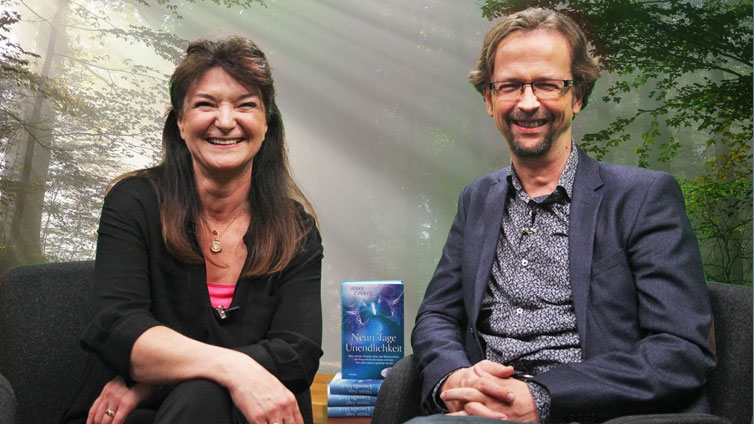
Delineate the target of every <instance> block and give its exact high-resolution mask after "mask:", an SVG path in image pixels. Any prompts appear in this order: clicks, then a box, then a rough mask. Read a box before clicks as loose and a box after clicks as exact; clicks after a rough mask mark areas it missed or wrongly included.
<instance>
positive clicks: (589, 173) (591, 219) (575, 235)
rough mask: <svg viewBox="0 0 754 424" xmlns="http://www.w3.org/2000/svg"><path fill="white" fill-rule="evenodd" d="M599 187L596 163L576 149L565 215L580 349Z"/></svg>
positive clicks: (598, 203) (584, 324)
mask: <svg viewBox="0 0 754 424" xmlns="http://www.w3.org/2000/svg"><path fill="white" fill-rule="evenodd" d="M600 187H602V178H601V177H600V173H599V164H598V163H597V162H596V161H595V160H594V159H592V158H590V157H589V156H587V155H586V154H585V153H584V152H583V151H582V150H581V149H579V164H578V167H577V168H576V177H575V179H574V183H573V198H572V200H571V214H570V218H569V236H568V258H569V271H570V275H571V288H572V291H573V306H574V310H575V313H576V325H577V327H578V331H579V339H580V341H581V346H582V348H583V346H584V337H585V334H586V331H585V330H586V319H587V316H586V304H587V298H588V296H589V283H590V281H591V272H592V256H593V253H594V252H593V247H594V233H595V228H596V225H597V212H598V211H599V207H600V203H601V202H602V193H601V192H600V191H599V188H600Z"/></svg>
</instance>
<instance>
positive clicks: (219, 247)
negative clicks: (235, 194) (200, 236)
mask: <svg viewBox="0 0 754 424" xmlns="http://www.w3.org/2000/svg"><path fill="white" fill-rule="evenodd" d="M247 207H248V203H244V205H243V206H242V207H241V210H239V211H238V213H237V214H236V216H234V217H233V219H231V220H230V223H229V224H228V225H227V226H226V227H225V229H224V230H222V231H220V232H219V233H218V232H217V230H212V235H213V236H215V239H214V240H212V243H210V245H209V250H210V252H212V253H220V252H222V251H223V244H222V243H220V236H222V235H223V234H225V232H226V231H228V228H230V226H231V225H233V223H234V222H236V220H237V219H238V217H239V216H241V214H243V212H244V211H245V210H246V208H247ZM202 220H203V221H204V223H205V224H206V225H207V229H210V228H209V222H208V221H207V218H205V217H204V215H202Z"/></svg>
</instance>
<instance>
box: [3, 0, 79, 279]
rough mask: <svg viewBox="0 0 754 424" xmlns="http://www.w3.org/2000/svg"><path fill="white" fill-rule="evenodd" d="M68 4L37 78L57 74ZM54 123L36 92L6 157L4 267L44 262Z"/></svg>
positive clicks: (55, 26)
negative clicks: (10, 184) (10, 192)
mask: <svg viewBox="0 0 754 424" xmlns="http://www.w3.org/2000/svg"><path fill="white" fill-rule="evenodd" d="M68 2H69V0H60V2H59V5H58V10H57V12H56V13H55V16H54V18H53V20H52V25H50V27H49V28H50V29H49V35H47V43H46V44H47V50H46V51H45V52H44V53H43V54H42V57H44V62H43V65H42V69H41V70H40V75H41V76H43V77H46V78H53V77H54V76H55V74H56V73H57V72H56V70H55V66H54V63H53V61H54V59H55V52H56V51H59V50H61V46H64V45H65V33H64V32H63V33H62V34H61V33H59V32H58V31H59V28H61V27H62V26H61V23H62V22H63V20H64V19H65V15H66V14H67V13H68ZM44 37H45V34H44V32H42V31H40V39H41V41H40V45H44V44H45V43H44ZM54 123H55V113H54V111H53V110H52V108H51V106H50V104H49V102H48V101H47V100H46V99H45V97H44V95H43V94H41V93H37V94H36V95H35V98H34V104H33V107H32V109H31V111H30V112H27V114H26V119H25V122H24V126H25V129H26V137H25V140H24V139H23V137H19V138H20V139H19V140H18V146H17V147H16V148H15V149H13V150H15V154H12V155H7V156H6V167H5V170H6V173H9V174H10V175H6V176H4V179H5V180H6V181H7V180H11V181H17V182H18V183H17V184H14V186H15V190H14V191H15V196H10V197H11V199H7V200H9V201H8V203H6V204H5V205H4V206H5V213H4V215H5V216H6V217H8V216H9V215H11V214H12V219H10V220H5V222H4V224H3V226H4V227H5V228H3V233H4V235H5V243H4V244H5V246H6V248H5V249H3V252H2V255H3V256H5V258H0V263H3V265H4V266H13V265H18V264H25V263H34V262H40V261H43V260H44V255H43V252H42V251H41V248H40V242H39V240H40V230H41V222H42V212H43V206H44V197H45V185H46V182H47V173H48V169H49V165H50V153H51V148H52V144H53V137H52V130H53V128H54ZM17 159H18V160H21V159H22V160H23V162H22V163H21V164H18V162H15V161H16V160H17ZM7 161H13V162H15V163H12V162H11V163H8V162H7ZM8 221H10V222H8ZM8 226H9V228H8Z"/></svg>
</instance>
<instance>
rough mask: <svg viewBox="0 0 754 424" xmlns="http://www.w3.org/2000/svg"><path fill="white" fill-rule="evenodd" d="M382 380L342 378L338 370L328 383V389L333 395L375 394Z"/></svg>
mask: <svg viewBox="0 0 754 424" xmlns="http://www.w3.org/2000/svg"><path fill="white" fill-rule="evenodd" d="M381 385H382V380H354V379H348V380H347V379H344V378H343V374H342V373H341V372H340V371H338V372H337V373H335V377H333V379H332V381H330V383H329V384H328V386H327V387H328V390H329V391H330V393H331V394H335V395H368V396H377V393H378V392H379V391H380V386H381Z"/></svg>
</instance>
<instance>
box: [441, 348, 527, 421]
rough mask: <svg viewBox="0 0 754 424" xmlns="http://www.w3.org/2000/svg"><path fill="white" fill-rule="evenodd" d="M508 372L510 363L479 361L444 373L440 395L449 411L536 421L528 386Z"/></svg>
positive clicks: (460, 413)
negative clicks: (444, 378)
mask: <svg viewBox="0 0 754 424" xmlns="http://www.w3.org/2000/svg"><path fill="white" fill-rule="evenodd" d="M512 374H513V367H508V366H504V365H501V364H498V363H495V362H491V361H486V360H485V361H480V362H478V363H476V364H475V365H474V366H472V367H469V368H462V369H459V370H457V371H455V372H453V373H452V374H451V375H450V376H448V378H447V379H446V380H445V383H443V386H442V388H441V395H440V397H441V399H442V400H443V402H445V405H446V406H447V408H448V410H449V411H450V412H451V414H450V415H476V416H483V417H490V418H497V419H509V420H514V421H530V422H539V414H538V412H537V407H536V404H535V403H534V398H533V397H532V395H531V392H530V391H529V386H528V385H527V384H526V383H524V382H523V381H519V380H516V379H513V378H510V377H511V375H512Z"/></svg>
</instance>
